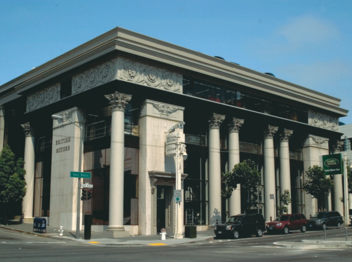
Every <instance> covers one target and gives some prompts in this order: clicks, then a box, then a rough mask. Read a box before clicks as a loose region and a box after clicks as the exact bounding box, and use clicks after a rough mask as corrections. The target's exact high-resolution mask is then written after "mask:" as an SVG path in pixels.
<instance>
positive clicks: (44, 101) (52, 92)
mask: <svg viewBox="0 0 352 262" xmlns="http://www.w3.org/2000/svg"><path fill="white" fill-rule="evenodd" d="M59 100H60V83H57V84H55V85H53V86H50V87H47V88H44V89H42V90H40V91H38V92H35V93H34V94H30V95H28V96H27V104H26V106H27V107H26V112H31V111H33V110H35V109H38V108H41V107H44V106H47V105H50V104H52V103H55V102H57V101H59Z"/></svg>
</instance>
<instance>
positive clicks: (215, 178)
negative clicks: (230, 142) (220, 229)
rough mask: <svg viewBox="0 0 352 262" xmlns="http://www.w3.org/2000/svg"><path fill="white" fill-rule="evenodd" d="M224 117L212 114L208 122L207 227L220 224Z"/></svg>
mask: <svg viewBox="0 0 352 262" xmlns="http://www.w3.org/2000/svg"><path fill="white" fill-rule="evenodd" d="M224 119H225V116H224V115H218V114H215V113H214V114H213V116H212V118H211V120H209V226H215V225H216V221H217V222H218V223H219V224H220V223H221V161H220V130H219V129H220V124H221V123H222V121H224Z"/></svg>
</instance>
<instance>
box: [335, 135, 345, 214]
mask: <svg viewBox="0 0 352 262" xmlns="http://www.w3.org/2000/svg"><path fill="white" fill-rule="evenodd" d="M343 146H344V142H343V141H337V142H336V144H335V145H334V146H333V152H334V154H339V153H341V151H342V150H343ZM342 180H343V177H342V174H337V175H334V207H335V208H334V210H335V211H338V212H340V214H343V202H342V201H341V199H343V183H342Z"/></svg>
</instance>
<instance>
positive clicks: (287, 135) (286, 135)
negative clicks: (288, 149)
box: [280, 128, 293, 141]
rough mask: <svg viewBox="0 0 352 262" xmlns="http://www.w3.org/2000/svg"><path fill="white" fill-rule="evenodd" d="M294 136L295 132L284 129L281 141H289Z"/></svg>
mask: <svg viewBox="0 0 352 262" xmlns="http://www.w3.org/2000/svg"><path fill="white" fill-rule="evenodd" d="M292 134H293V130H290V129H286V128H284V131H282V133H281V134H280V141H288V140H289V139H290V137H291V136H292Z"/></svg>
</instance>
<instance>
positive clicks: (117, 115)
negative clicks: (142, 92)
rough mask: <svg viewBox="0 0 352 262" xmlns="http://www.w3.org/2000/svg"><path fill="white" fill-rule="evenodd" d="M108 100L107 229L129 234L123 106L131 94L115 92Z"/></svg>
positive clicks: (125, 234)
mask: <svg viewBox="0 0 352 262" xmlns="http://www.w3.org/2000/svg"><path fill="white" fill-rule="evenodd" d="M105 97H106V98H107V99H109V100H110V105H111V107H112V116H111V145H110V190H109V192H110V195H109V227H108V229H109V230H114V237H115V238H116V237H124V236H129V234H128V232H126V231H125V230H124V226H123V189H124V153H125V150H124V147H125V134H124V120H125V107H126V105H127V103H128V102H129V101H130V100H131V98H132V96H131V95H126V94H121V93H118V92H115V93H113V94H110V95H106V96H105Z"/></svg>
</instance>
